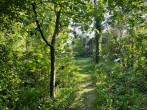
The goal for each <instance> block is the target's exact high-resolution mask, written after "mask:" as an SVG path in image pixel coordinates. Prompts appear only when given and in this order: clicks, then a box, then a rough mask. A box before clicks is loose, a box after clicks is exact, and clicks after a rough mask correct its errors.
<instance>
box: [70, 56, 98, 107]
mask: <svg viewBox="0 0 147 110" xmlns="http://www.w3.org/2000/svg"><path fill="white" fill-rule="evenodd" d="M93 62H94V61H92V59H90V58H83V59H78V60H77V61H76V64H77V66H78V75H79V91H78V92H77V95H76V100H75V103H74V104H73V105H72V107H71V108H72V109H71V110H94V102H95V98H96V93H95V92H96V91H95V85H94V83H93V75H94V63H93Z"/></svg>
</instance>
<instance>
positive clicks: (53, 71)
mask: <svg viewBox="0 0 147 110" xmlns="http://www.w3.org/2000/svg"><path fill="white" fill-rule="evenodd" d="M50 52H51V59H50V60H51V76H50V97H51V98H55V76H56V67H55V48H54V47H51V48H50Z"/></svg>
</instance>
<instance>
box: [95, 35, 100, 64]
mask: <svg viewBox="0 0 147 110" xmlns="http://www.w3.org/2000/svg"><path fill="white" fill-rule="evenodd" d="M99 42H100V34H99V33H96V35H95V46H96V48H95V49H96V50H95V61H96V63H99V59H100V45H99Z"/></svg>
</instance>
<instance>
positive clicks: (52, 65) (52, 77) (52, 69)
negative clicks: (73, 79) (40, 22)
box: [50, 12, 60, 99]
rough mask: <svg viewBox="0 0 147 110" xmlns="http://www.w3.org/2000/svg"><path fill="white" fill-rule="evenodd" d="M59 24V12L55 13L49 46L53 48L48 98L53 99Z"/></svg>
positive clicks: (51, 49)
mask: <svg viewBox="0 0 147 110" xmlns="http://www.w3.org/2000/svg"><path fill="white" fill-rule="evenodd" d="M59 22H60V12H57V13H56V22H55V29H54V34H53V36H52V41H51V45H52V46H53V47H51V48H50V52H51V77H50V97H51V98H53V99H54V98H55V77H56V64H55V63H56V62H55V61H56V60H55V43H56V39H57V36H58V33H59V24H60V23H59Z"/></svg>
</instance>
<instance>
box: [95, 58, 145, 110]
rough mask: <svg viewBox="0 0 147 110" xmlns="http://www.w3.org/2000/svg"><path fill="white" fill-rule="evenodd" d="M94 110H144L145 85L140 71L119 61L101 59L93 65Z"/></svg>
mask: <svg viewBox="0 0 147 110" xmlns="http://www.w3.org/2000/svg"><path fill="white" fill-rule="evenodd" d="M95 69H96V71H95V80H94V81H95V85H96V91H97V92H96V93H97V100H96V103H95V106H96V109H95V110H145V109H146V108H147V106H146V105H147V94H146V90H147V85H146V81H145V80H144V78H143V75H142V74H141V73H138V72H136V71H135V70H134V69H133V68H126V67H123V66H122V65H121V63H119V62H112V61H108V60H105V61H102V62H100V64H98V65H96V67H95Z"/></svg>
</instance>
